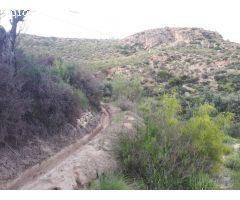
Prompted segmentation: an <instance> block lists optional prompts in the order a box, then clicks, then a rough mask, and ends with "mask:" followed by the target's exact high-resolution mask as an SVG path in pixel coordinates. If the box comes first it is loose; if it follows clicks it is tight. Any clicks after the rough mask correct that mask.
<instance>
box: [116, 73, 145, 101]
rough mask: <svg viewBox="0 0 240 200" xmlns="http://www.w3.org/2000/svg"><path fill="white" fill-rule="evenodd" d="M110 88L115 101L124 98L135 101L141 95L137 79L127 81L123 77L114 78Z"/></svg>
mask: <svg viewBox="0 0 240 200" xmlns="http://www.w3.org/2000/svg"><path fill="white" fill-rule="evenodd" d="M112 88H113V98H114V99H115V100H116V99H117V98H119V97H121V96H125V97H127V98H128V99H129V100H131V101H137V100H139V99H140V98H141V95H142V86H141V83H140V81H139V80H138V79H137V78H132V79H128V78H127V77H124V76H116V77H114V79H113V81H112Z"/></svg>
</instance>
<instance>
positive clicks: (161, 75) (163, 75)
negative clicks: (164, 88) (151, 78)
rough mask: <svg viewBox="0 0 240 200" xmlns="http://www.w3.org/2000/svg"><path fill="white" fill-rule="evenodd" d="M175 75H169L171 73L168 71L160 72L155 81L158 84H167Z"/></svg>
mask: <svg viewBox="0 0 240 200" xmlns="http://www.w3.org/2000/svg"><path fill="white" fill-rule="evenodd" d="M172 76H173V75H172V74H171V73H169V72H167V71H163V70H162V71H159V72H158V73H157V76H156V77H155V80H156V81H157V82H160V83H161V82H166V81H168V79H170V78H171V77H172Z"/></svg>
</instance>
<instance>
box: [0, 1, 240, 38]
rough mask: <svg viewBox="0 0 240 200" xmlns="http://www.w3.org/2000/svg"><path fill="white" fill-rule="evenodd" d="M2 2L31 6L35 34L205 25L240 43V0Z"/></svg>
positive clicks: (109, 34) (97, 34)
mask: <svg viewBox="0 0 240 200" xmlns="http://www.w3.org/2000/svg"><path fill="white" fill-rule="evenodd" d="M0 6H1V7H0V9H5V10H8V9H21V8H23V9H24V8H25V9H30V10H31V12H30V13H29V14H28V15H27V20H26V23H27V26H26V28H25V32H26V33H29V34H35V35H42V36H56V37H75V38H123V37H125V36H128V35H131V34H134V33H136V32H139V31H143V30H147V29H151V28H161V27H165V26H168V27H202V28H205V29H208V30H212V31H217V32H219V33H220V34H222V35H223V37H224V39H229V40H230V41H234V42H239V43H240V0H59V1H55V0H54V1H50V0H39V1H36V0H35V1H33V0H31V1H30V0H24V1H19V0H8V1H7V2H6V0H0ZM5 20H6V18H5ZM4 24H5V26H6V24H8V23H6V22H5V23H4Z"/></svg>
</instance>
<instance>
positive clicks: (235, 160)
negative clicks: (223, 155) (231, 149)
mask: <svg viewBox="0 0 240 200" xmlns="http://www.w3.org/2000/svg"><path fill="white" fill-rule="evenodd" d="M225 165H226V167H227V168H230V169H232V170H240V154H239V153H237V154H233V155H232V156H231V157H230V158H228V159H227V161H226V163H225Z"/></svg>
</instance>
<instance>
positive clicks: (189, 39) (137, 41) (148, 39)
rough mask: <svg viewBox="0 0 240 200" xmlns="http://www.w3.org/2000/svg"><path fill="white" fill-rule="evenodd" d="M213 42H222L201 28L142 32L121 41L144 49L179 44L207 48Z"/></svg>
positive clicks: (218, 37)
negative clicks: (197, 44) (197, 45)
mask: <svg viewBox="0 0 240 200" xmlns="http://www.w3.org/2000/svg"><path fill="white" fill-rule="evenodd" d="M213 41H217V42H220V43H221V42H223V38H222V36H221V35H220V34H218V33H216V32H213V31H207V30H204V29H201V28H169V27H166V28H159V29H151V30H147V31H143V32H140V33H137V34H134V35H131V36H129V37H127V38H125V39H123V40H122V42H123V43H124V44H126V45H130V46H134V45H140V46H142V47H143V48H144V49H150V48H152V47H155V46H175V45H177V44H181V43H187V44H191V43H194V44H196V43H199V44H200V45H202V46H204V47H208V46H209V44H210V43H211V42H213Z"/></svg>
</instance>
